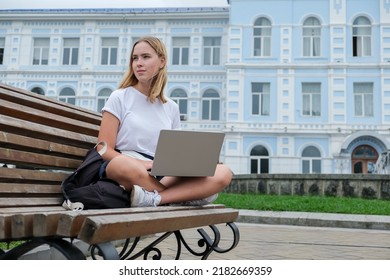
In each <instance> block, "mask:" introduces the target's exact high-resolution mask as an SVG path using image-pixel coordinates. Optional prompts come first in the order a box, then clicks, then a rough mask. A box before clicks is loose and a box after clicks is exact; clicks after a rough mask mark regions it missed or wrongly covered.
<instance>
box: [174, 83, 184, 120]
mask: <svg viewBox="0 0 390 280" xmlns="http://www.w3.org/2000/svg"><path fill="white" fill-rule="evenodd" d="M171 99H172V100H173V101H175V102H176V103H177V104H178V105H179V110H180V119H181V120H182V121H185V120H187V112H188V109H187V108H188V99H187V93H186V92H185V91H184V90H183V89H180V88H177V89H175V90H173V91H172V93H171Z"/></svg>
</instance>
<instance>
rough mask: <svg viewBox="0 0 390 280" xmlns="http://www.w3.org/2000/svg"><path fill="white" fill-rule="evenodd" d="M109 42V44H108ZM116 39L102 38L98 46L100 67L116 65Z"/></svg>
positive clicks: (117, 44)
mask: <svg viewBox="0 0 390 280" xmlns="http://www.w3.org/2000/svg"><path fill="white" fill-rule="evenodd" d="M110 41H111V42H110ZM118 49H119V38H118V37H103V38H101V45H100V52H101V55H100V65H104V66H109V65H118Z"/></svg>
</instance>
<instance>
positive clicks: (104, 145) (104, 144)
mask: <svg viewBox="0 0 390 280" xmlns="http://www.w3.org/2000/svg"><path fill="white" fill-rule="evenodd" d="M99 145H102V146H103V147H102V148H101V149H100V150H99V151H98V153H99V155H101V156H103V155H104V153H105V152H106V151H107V146H108V145H107V142H106V141H100V142H99V143H97V144H96V145H95V147H94V149H96V148H97V147H98V146H99Z"/></svg>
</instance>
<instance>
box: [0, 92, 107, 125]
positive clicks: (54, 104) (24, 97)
mask: <svg viewBox="0 0 390 280" xmlns="http://www.w3.org/2000/svg"><path fill="white" fill-rule="evenodd" d="M0 96H1V99H2V100H7V101H11V102H16V103H20V104H23V105H25V106H28V107H30V108H36V109H39V110H42V111H46V112H51V113H55V114H57V115H60V116H64V117H68V118H72V119H75V120H80V121H83V122H87V123H91V124H96V125H99V124H100V120H101V114H100V113H98V112H95V111H91V110H87V109H84V108H81V107H76V106H73V105H70V104H68V103H65V102H61V101H58V100H55V99H53V98H50V97H46V96H43V95H39V94H36V93H32V92H30V91H27V90H23V89H20V88H15V87H11V86H8V85H5V84H0Z"/></svg>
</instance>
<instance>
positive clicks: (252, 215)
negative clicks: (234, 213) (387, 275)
mask: <svg viewBox="0 0 390 280" xmlns="http://www.w3.org/2000/svg"><path fill="white" fill-rule="evenodd" d="M237 225H238V227H239V229H240V237H241V238H240V242H239V244H238V246H237V247H236V248H235V249H233V250H232V251H230V252H228V253H225V254H217V253H212V254H211V255H210V257H209V258H208V259H210V260H221V259H229V260H258V259H259V260H390V230H389V229H390V216H365V215H338V214H315V213H294V212H258V211H241V212H240V218H239V220H238V222H237ZM297 225H298V226H297ZM219 228H220V230H221V233H222V239H223V240H221V242H220V245H221V247H223V245H224V244H228V243H227V241H230V240H231V235H229V231H228V228H227V227H225V226H224V225H222V226H220V227H219ZM183 234H184V235H185V237H186V240H187V241H189V242H190V243H191V244H194V245H193V246H195V247H194V248H197V247H196V242H197V240H198V239H199V236H198V234H197V232H196V231H195V232H194V230H185V231H183ZM148 241H149V242H150V241H151V239H150V238H147V239H145V240H144V241H142V242H145V244H146V242H148ZM175 246H176V244H175V240H174V238H171V239H170V240H168V241H165V242H164V243H162V244H161V246H160V247H159V248H160V249H162V250H163V259H172V258H174V254H175V252H176V251H175V250H176V249H175V248H176V247H175ZM226 246H228V245H226ZM181 259H184V260H192V259H199V257H195V256H193V255H191V254H188V253H187V251H186V250H185V248H183V250H182V257H181Z"/></svg>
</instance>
